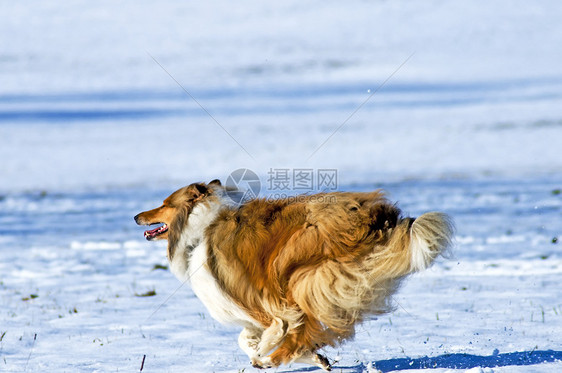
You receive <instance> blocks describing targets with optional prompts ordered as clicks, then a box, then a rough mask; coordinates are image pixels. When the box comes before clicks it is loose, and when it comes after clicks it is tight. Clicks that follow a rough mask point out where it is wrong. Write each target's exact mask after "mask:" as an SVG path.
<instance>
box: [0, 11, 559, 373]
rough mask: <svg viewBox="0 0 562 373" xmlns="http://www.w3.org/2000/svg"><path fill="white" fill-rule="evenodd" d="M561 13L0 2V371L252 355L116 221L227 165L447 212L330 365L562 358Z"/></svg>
mask: <svg viewBox="0 0 562 373" xmlns="http://www.w3.org/2000/svg"><path fill="white" fill-rule="evenodd" d="M560 14H562V5H561V4H560V3H559V2H556V1H538V2H523V1H496V2H494V3H493V4H490V3H489V2H484V1H482V2H479V1H457V2H443V1H437V0H434V1H425V2H415V3H414V2H409V1H393V2H388V1H373V2H365V1H359V0H353V1H348V2H345V3H344V2H331V1H328V2H327V1H313V2H308V3H303V2H298V1H287V2H284V3H283V4H276V5H271V4H266V3H262V2H257V1H249V0H248V1H242V2H237V6H236V8H234V6H233V5H232V3H231V2H227V1H217V2H214V3H212V4H211V3H208V2H201V3H181V4H180V3H176V2H172V1H160V2H158V4H155V3H152V2H147V1H122V2H119V3H115V2H112V1H102V2H87V1H76V2H72V3H69V4H65V5H60V4H58V3H55V2H52V3H49V2H43V1H28V2H13V3H9V2H2V3H0V159H1V160H2V162H1V163H0V255H1V258H2V259H1V260H0V304H1V307H0V371H8V372H21V371H27V372H35V371H37V372H39V371H41V372H45V371H49V372H51V371H52V372H55V371H56V372H77V371H79V372H93V371H96V372H108V371H111V372H114V371H138V370H140V369H141V363H142V361H143V357H144V366H143V371H147V372H180V371H182V372H199V371H201V372H211V371H216V372H219V371H220V372H239V371H244V370H245V371H246V372H248V371H254V369H253V368H251V367H250V366H249V364H248V362H247V358H246V357H245V356H244V355H243V353H242V352H241V351H240V350H239V348H238V347H237V344H236V338H237V333H238V330H235V329H232V328H229V327H225V326H222V325H220V324H217V323H216V322H214V321H213V320H212V319H211V318H210V317H209V315H208V313H207V311H206V310H205V309H204V307H203V306H202V305H201V303H200V302H199V301H198V300H197V299H196V298H195V297H194V295H193V293H192V292H191V290H190V289H189V285H185V286H181V284H180V283H178V282H177V280H175V278H173V277H172V275H171V274H170V273H169V272H168V271H166V270H163V269H160V268H161V266H163V265H165V264H166V263H165V247H164V246H163V245H162V244H154V243H148V242H146V241H144V240H143V238H142V229H141V228H138V227H137V226H136V225H135V224H134V222H133V220H132V217H133V216H134V215H135V214H136V213H138V212H140V211H142V210H146V209H148V208H152V207H154V206H156V205H158V204H159V203H160V202H161V201H162V199H163V198H165V197H166V196H167V195H168V194H169V193H170V192H172V191H173V190H175V189H176V188H178V187H180V186H183V185H185V184H188V183H190V182H193V181H209V180H211V179H214V178H220V179H221V180H223V181H224V180H225V179H226V178H227V176H228V175H229V173H230V172H232V171H233V170H235V169H238V168H240V167H247V168H249V169H251V170H254V171H255V172H256V173H257V174H258V175H260V176H261V178H262V185H263V186H264V188H263V190H262V193H263V194H264V195H265V194H267V193H271V192H272V191H271V190H269V191H267V190H266V188H265V186H266V184H267V183H266V178H267V174H268V171H270V170H271V169H280V168H284V169H292V168H310V169H314V170H317V169H322V168H327V169H336V170H337V175H338V189H340V190H371V189H374V188H384V189H386V190H387V191H389V193H390V198H391V199H393V200H397V201H399V203H400V206H401V207H402V208H403V210H404V211H405V212H406V213H408V214H411V215H418V214H420V213H422V212H424V211H428V210H442V211H446V212H448V213H450V214H451V215H452V216H453V217H454V219H455V221H456V223H457V227H458V235H457V247H456V249H455V253H454V258H451V259H448V260H440V261H439V262H438V263H437V264H436V265H435V266H434V267H433V268H432V269H430V270H428V271H426V272H424V273H421V274H417V275H416V276H414V277H412V278H411V279H410V280H409V281H407V283H406V284H405V286H404V287H403V289H402V290H401V291H400V292H399V293H398V295H397V296H396V303H397V306H398V307H397V310H396V311H395V312H394V313H392V314H389V315H387V316H383V317H380V318H379V319H378V320H371V321H369V322H367V323H365V324H364V325H363V326H361V327H360V328H359V329H358V334H357V337H356V339H355V340H354V341H352V342H349V343H346V344H345V345H343V346H341V347H340V348H338V349H335V350H327V351H326V353H327V354H328V355H329V356H330V358H332V359H335V358H336V357H338V359H339V362H338V363H337V364H336V366H337V369H336V371H339V370H341V371H344V372H368V371H374V370H375V368H376V369H379V370H381V371H383V372H390V371H416V370H423V371H432V372H449V371H454V372H459V371H470V372H549V373H550V372H558V371H560V370H562V362H561V361H562V339H561V338H560V335H561V334H562V288H561V287H560V283H561V282H562V250H561V247H562V246H561V244H562V243H561V242H560V240H561V239H562V193H561V189H562V150H561V147H560V143H561V140H560V139H562V49H560V48H559V47H558V46H559V45H562V24H561V23H560V22H559V15H560ZM151 56H152V57H151ZM402 64H403V65H402ZM170 75H171V76H170ZM387 78H390V79H389V80H388V81H386V83H385V80H386V79H387ZM174 80H175V81H174ZM180 85H181V86H180ZM190 95H191V96H193V97H190ZM193 98H195V100H194V99H193ZM201 106H202V107H203V108H204V109H202V108H201ZM358 109H359V110H358ZM143 295H145V296H143ZM278 371H280V372H295V371H310V368H307V367H303V366H299V365H294V366H292V367H283V368H280V369H279V370H278Z"/></svg>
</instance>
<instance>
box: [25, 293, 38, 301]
mask: <svg viewBox="0 0 562 373" xmlns="http://www.w3.org/2000/svg"><path fill="white" fill-rule="evenodd" d="M35 298H39V295H37V294H29V296H28V297H23V298H21V300H23V301H24V302H26V301H28V300H31V299H35Z"/></svg>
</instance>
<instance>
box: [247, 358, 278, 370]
mask: <svg viewBox="0 0 562 373" xmlns="http://www.w3.org/2000/svg"><path fill="white" fill-rule="evenodd" d="M250 364H252V366H253V367H254V368H257V369H269V368H273V364H272V363H271V359H270V358H269V356H268V357H264V358H262V359H258V358H252V361H250Z"/></svg>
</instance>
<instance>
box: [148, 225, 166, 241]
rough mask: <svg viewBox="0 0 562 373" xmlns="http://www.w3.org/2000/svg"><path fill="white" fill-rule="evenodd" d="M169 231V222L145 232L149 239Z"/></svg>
mask: <svg viewBox="0 0 562 373" xmlns="http://www.w3.org/2000/svg"><path fill="white" fill-rule="evenodd" d="M156 224H160V223H156ZM167 231H168V224H164V225H162V226H160V227H158V228H155V229H151V230H148V231H145V232H144V238H146V239H147V240H148V241H150V240H153V239H155V238H156V237H157V236H159V235H161V234H162V233H165V232H167Z"/></svg>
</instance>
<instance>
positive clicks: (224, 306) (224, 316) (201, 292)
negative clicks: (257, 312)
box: [188, 241, 256, 325]
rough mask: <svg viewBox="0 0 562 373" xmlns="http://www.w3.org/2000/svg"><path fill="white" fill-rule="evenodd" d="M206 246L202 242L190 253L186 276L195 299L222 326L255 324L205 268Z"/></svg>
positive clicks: (207, 268)
mask: <svg viewBox="0 0 562 373" xmlns="http://www.w3.org/2000/svg"><path fill="white" fill-rule="evenodd" d="M207 250H208V248H207V244H206V242H205V241H202V242H201V243H200V244H199V245H198V246H197V247H196V248H195V249H194V250H193V252H192V255H191V259H190V263H189V269H188V275H189V278H190V281H191V287H192V289H193V292H194V293H195V295H197V297H198V298H199V299H200V300H201V302H203V304H204V305H205V307H207V309H208V310H209V313H210V314H211V316H212V317H213V318H214V319H215V320H217V321H219V322H220V323H222V324H242V325H246V324H253V325H254V324H256V322H255V321H254V320H252V319H251V318H250V317H249V316H248V315H247V314H246V313H245V312H244V311H243V310H242V309H241V308H240V307H238V305H236V304H235V303H234V302H233V301H232V300H230V299H229V298H228V297H227V296H226V295H225V294H224V292H223V291H222V290H221V289H220V288H219V286H218V285H217V281H216V280H215V278H214V277H213V275H212V274H211V272H210V271H209V267H208V266H207V258H208V256H207V253H208V251H207Z"/></svg>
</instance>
